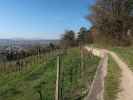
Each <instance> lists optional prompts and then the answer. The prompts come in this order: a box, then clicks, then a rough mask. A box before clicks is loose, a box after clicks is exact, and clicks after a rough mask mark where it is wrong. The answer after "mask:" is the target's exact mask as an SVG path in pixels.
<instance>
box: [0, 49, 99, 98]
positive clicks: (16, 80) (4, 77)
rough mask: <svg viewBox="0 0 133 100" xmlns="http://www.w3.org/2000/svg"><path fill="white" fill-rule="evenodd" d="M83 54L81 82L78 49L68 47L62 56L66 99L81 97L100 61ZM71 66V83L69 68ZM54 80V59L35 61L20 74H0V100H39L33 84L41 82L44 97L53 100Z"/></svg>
mask: <svg viewBox="0 0 133 100" xmlns="http://www.w3.org/2000/svg"><path fill="white" fill-rule="evenodd" d="M88 57H89V56H85V59H84V60H85V67H84V71H83V72H84V75H86V77H84V81H82V80H83V78H81V76H80V52H79V50H78V49H77V48H76V49H71V50H69V51H68V54H67V55H65V56H64V57H63V68H64V80H63V87H64V88H63V95H64V97H65V98H68V97H70V99H69V100H74V99H75V96H76V97H77V96H80V95H81V92H82V90H83V88H86V83H87V85H88V81H89V82H90V81H92V79H93V76H94V74H95V71H96V66H97V64H98V62H99V59H98V58H97V57H91V58H90V57H89V58H88ZM71 68H73V70H72V72H73V77H72V82H71V81H70V80H71V78H70V70H71ZM55 81H56V59H54V58H53V59H51V60H48V62H47V63H46V64H40V65H38V64H34V65H33V66H32V67H31V68H30V69H28V70H27V71H24V72H21V73H15V72H14V73H10V74H7V73H6V74H0V100H40V98H39V94H38V93H37V90H36V88H34V87H36V86H38V85H40V84H41V83H44V84H43V85H42V93H43V97H44V100H54V92H55Z"/></svg>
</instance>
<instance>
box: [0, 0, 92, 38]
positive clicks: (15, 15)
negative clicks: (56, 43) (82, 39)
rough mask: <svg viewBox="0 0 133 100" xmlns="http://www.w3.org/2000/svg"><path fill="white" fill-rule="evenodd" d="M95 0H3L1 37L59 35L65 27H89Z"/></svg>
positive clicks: (48, 36)
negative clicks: (88, 16)
mask: <svg viewBox="0 0 133 100" xmlns="http://www.w3.org/2000/svg"><path fill="white" fill-rule="evenodd" d="M93 3H94V0H85V1H82V0H73V1H71V0H67V1H66V0H56V1H53V0H28V1H27V0H23V1H19V0H12V1H11V0H4V1H3V0H2V1H0V12H1V13H0V22H1V23H0V39H12V38H24V39H59V38H60V37H61V35H62V34H63V33H64V31H65V30H74V31H76V32H77V31H78V30H79V29H80V27H86V28H87V29H89V28H90V27H91V23H90V22H89V21H88V20H86V19H85V16H87V15H88V14H89V13H90V11H89V10H88V9H89V7H91V5H92V4H93Z"/></svg>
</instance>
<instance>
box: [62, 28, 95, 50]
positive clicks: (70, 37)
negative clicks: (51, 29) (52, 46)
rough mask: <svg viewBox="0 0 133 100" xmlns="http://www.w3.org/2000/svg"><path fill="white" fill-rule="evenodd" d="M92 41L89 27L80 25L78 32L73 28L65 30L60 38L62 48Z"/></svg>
mask: <svg viewBox="0 0 133 100" xmlns="http://www.w3.org/2000/svg"><path fill="white" fill-rule="evenodd" d="M88 43H93V38H92V35H91V32H90V30H89V29H87V28H85V27H81V28H80V30H79V32H74V31H73V30H67V31H65V33H64V34H63V35H62V38H61V40H60V46H61V47H63V48H68V47H73V46H79V45H85V44H88Z"/></svg>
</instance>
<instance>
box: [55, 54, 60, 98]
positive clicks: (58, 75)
mask: <svg viewBox="0 0 133 100" xmlns="http://www.w3.org/2000/svg"><path fill="white" fill-rule="evenodd" d="M55 100H60V55H58V56H57V72H56V90H55Z"/></svg>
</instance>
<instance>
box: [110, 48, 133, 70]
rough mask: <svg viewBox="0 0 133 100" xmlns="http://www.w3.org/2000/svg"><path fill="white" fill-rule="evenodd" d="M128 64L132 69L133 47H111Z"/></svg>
mask: <svg viewBox="0 0 133 100" xmlns="http://www.w3.org/2000/svg"><path fill="white" fill-rule="evenodd" d="M111 50H113V51H115V52H116V53H117V54H118V55H119V56H120V57H121V58H122V59H123V60H124V61H125V62H126V63H127V64H128V65H129V68H130V69H131V70H132V71H133V47H119V48H118V47H117V48H112V49H111Z"/></svg>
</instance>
